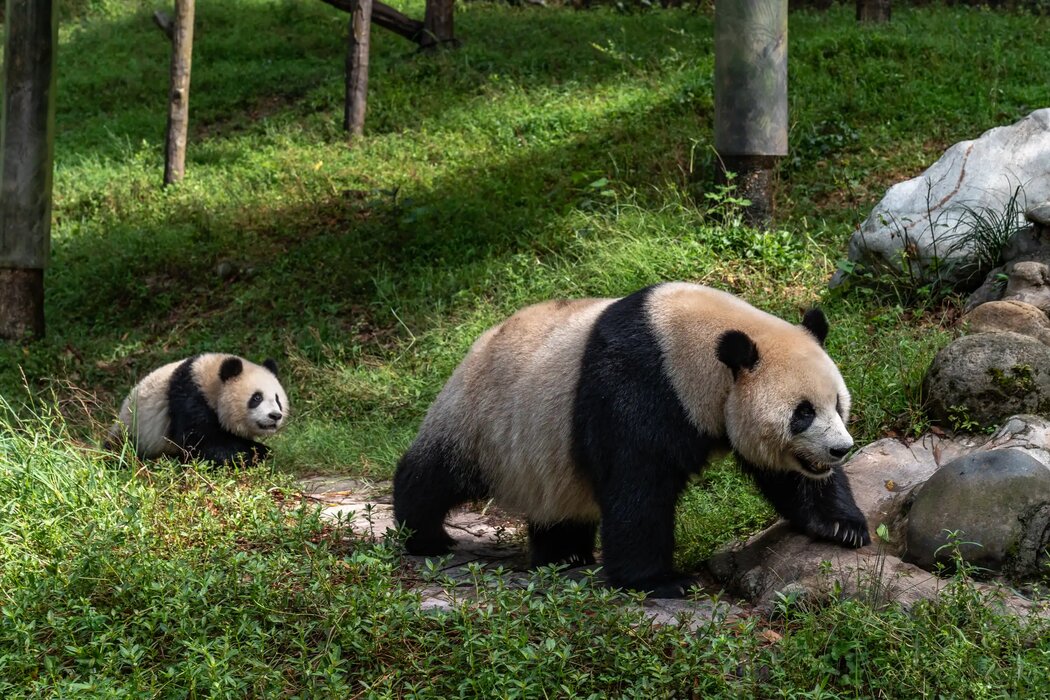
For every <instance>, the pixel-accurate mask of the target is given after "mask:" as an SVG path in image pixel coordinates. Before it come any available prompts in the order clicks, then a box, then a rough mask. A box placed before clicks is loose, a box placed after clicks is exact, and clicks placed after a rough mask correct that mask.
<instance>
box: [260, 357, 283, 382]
mask: <svg viewBox="0 0 1050 700" xmlns="http://www.w3.org/2000/svg"><path fill="white" fill-rule="evenodd" d="M263 367H265V368H266V369H268V370H270V372H271V373H272V374H273V376H275V377H278V376H280V375H279V374H277V360H275V359H273V358H272V357H267V358H266V359H265V360H263Z"/></svg>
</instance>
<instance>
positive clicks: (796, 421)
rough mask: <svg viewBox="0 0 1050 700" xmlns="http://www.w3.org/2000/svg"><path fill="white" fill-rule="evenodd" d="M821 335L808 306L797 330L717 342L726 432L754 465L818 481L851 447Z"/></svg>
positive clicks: (843, 392) (845, 404)
mask: <svg viewBox="0 0 1050 700" xmlns="http://www.w3.org/2000/svg"><path fill="white" fill-rule="evenodd" d="M827 334H828V322H827V319H826V318H825V317H824V314H823V312H821V311H820V310H819V309H813V310H810V311H808V312H807V313H806V315H805V317H804V318H803V320H802V326H801V327H798V326H791V325H789V324H784V326H783V327H779V326H778V327H776V328H774V329H772V330H769V331H767V330H763V331H762V332H761V334H756V337H755V338H752V337H751V336H749V335H748V334H747V333H744V332H742V331H737V330H730V331H726V332H725V333H723V334H722V336H721V337H720V338H719V341H718V349H717V353H718V359H719V360H720V361H721V362H722V363H724V364H725V365H726V366H727V367H729V369H730V371H731V372H732V373H733V385H732V387H731V388H730V391H729V397H728V399H727V401H726V433H727V435H728V437H729V441H730V443H731V444H732V446H733V449H734V450H736V451H737V452H738V453H739V454H740V455H741V456H742V457H743V458H744V459H746V460H747V461H749V462H751V463H752V464H754V465H755V466H756V467H760V468H765V469H779V470H794V471H797V472H800V473H802V474H804V475H805V476H807V477H809V478H811V479H823V478H825V477H827V476H830V475H831V473H832V467H834V466H835V465H837V464H839V463H840V462H841V461H842V459H843V457H845V456H846V453H847V452H849V451H850V449H851V448H852V447H853V438H851V437H850V434H849V432H847V430H846V422H847V421H848V420H849V408H850V396H849V391H847V389H846V384H845V383H844V382H843V381H842V376H841V375H840V374H839V370H838V368H837V367H836V366H835V363H834V362H832V361H831V358H829V357H828V355H827V353H826V352H824V339H825V338H826V337H827Z"/></svg>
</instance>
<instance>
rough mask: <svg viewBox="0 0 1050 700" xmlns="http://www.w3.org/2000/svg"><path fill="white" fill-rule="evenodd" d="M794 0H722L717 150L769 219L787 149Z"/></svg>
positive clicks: (758, 213)
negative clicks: (789, 41)
mask: <svg viewBox="0 0 1050 700" xmlns="http://www.w3.org/2000/svg"><path fill="white" fill-rule="evenodd" d="M787 5H788V3H787V0H733V1H732V2H716V3H715V134H714V136H715V139H714V140H715V151H717V153H718V155H719V158H720V162H721V164H722V168H723V177H724V173H725V172H734V173H736V174H737V175H738V176H739V179H738V180H737V181H736V182H735V183H734V185H735V186H736V188H737V191H736V193H737V194H738V195H741V196H743V197H746V198H747V199H749V200H750V201H751V205H750V207H749V208H748V209H747V211H746V214H747V218H748V220H749V221H750V223H752V224H754V225H765V224H768V223H769V220H770V218H771V216H772V211H773V182H774V177H773V175H774V173H775V166H776V161H777V158H778V157H780V156H784V155H787V124H788V119H787V117H788V109H787V39H788V36H787V31H788V20H787V16H788V11H787Z"/></svg>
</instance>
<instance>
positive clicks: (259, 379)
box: [215, 357, 288, 439]
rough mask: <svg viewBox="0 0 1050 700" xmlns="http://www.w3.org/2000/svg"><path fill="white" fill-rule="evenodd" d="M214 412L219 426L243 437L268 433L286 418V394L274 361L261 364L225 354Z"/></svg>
mask: <svg viewBox="0 0 1050 700" xmlns="http://www.w3.org/2000/svg"><path fill="white" fill-rule="evenodd" d="M219 381H220V382H221V386H220V389H219V395H218V400H217V401H216V402H215V403H216V409H215V410H216V413H218V414H219V422H221V423H222V425H223V427H224V428H226V429H227V430H229V431H230V432H231V433H233V434H235V435H240V436H241V437H244V438H249V439H251V438H256V437H263V436H266V435H272V434H274V433H275V432H277V431H278V430H279V429H280V428H281V426H283V425H284V422H285V419H287V417H288V396H287V395H286V394H285V393H284V387H282V386H281V382H280V381H279V380H278V379H277V363H276V362H274V361H273V360H266V361H265V362H263V363H262V364H261V365H257V364H255V363H254V362H248V361H247V360H243V359H241V358H239V357H227V358H226V359H225V360H223V361H222V364H221V365H220V366H219Z"/></svg>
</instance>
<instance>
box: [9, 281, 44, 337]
mask: <svg viewBox="0 0 1050 700" xmlns="http://www.w3.org/2000/svg"><path fill="white" fill-rule="evenodd" d="M43 337H44V271H43V270H40V269H20V268H0V338H3V339H4V340H25V339H28V338H43Z"/></svg>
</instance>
